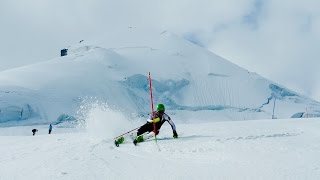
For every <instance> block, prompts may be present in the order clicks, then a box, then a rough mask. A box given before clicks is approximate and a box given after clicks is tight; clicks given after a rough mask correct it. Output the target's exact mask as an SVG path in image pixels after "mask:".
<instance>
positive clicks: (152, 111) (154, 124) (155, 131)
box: [149, 72, 157, 142]
mask: <svg viewBox="0 0 320 180" xmlns="http://www.w3.org/2000/svg"><path fill="white" fill-rule="evenodd" d="M151 81H152V80H151V74H150V72H149V86H150V100H151V113H152V120H153V119H154V107H153V96H152V82H151ZM153 132H154V138H155V140H156V142H157V128H156V123H155V122H153Z"/></svg>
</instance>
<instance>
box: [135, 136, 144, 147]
mask: <svg viewBox="0 0 320 180" xmlns="http://www.w3.org/2000/svg"><path fill="white" fill-rule="evenodd" d="M143 141H144V139H143V135H140V136H137V137H136V138H135V139H134V140H133V144H134V145H135V146H136V145H137V144H138V143H140V142H143Z"/></svg>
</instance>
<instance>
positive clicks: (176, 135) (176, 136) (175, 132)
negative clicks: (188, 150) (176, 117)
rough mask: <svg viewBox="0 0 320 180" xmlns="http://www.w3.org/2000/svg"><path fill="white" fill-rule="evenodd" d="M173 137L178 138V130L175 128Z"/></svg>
mask: <svg viewBox="0 0 320 180" xmlns="http://www.w3.org/2000/svg"><path fill="white" fill-rule="evenodd" d="M173 138H178V134H177V131H175V130H173Z"/></svg>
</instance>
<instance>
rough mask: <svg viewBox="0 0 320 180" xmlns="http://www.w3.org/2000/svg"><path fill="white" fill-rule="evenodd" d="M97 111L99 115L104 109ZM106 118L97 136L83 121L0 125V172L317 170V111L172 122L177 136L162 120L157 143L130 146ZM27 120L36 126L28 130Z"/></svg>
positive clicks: (153, 175)
mask: <svg viewBox="0 0 320 180" xmlns="http://www.w3.org/2000/svg"><path fill="white" fill-rule="evenodd" d="M102 115H103V116H101V117H100V121H104V120H105V118H106V117H109V116H104V115H108V113H107V114H103V113H102ZM97 118H98V117H96V119H97ZM107 119H108V118H107ZM91 120H92V119H91ZM108 120H111V119H108ZM98 122H99V121H98ZM114 125H115V124H114ZM114 125H111V126H110V124H109V125H108V126H106V124H103V123H102V124H101V123H100V126H102V127H103V128H104V131H103V132H104V133H105V134H104V136H96V135H97V130H96V129H92V130H93V131H90V128H89V129H87V130H88V131H85V130H81V129H77V128H59V126H54V128H53V134H50V135H48V134H47V133H48V127H47V125H46V126H44V125H39V126H32V127H29V126H16V127H2V128H0V147H1V148H0V179H1V180H25V179H32V180H43V179H47V180H51V179H52V180H55V179H59V180H64V179H65V180H79V179H83V180H91V179H92V180H93V179H133V180H135V179H137V180H138V179H159V180H160V179H168V180H169V179H175V180H176V179H181V180H184V179H190V180H193V179H194V180H198V179H208V180H209V179H237V180H247V179H260V180H270V179H272V180H283V179H290V180H301V179H308V180H318V179H319V178H320V157H319V152H320V144H319V140H320V131H319V128H320V119H311V118H310V119H276V120H254V121H236V122H235V121H232V122H230V121H227V122H208V123H197V124H188V123H185V124H177V128H178V133H179V138H178V139H172V131H171V129H170V126H169V125H168V124H165V125H164V127H163V128H162V129H161V133H160V134H159V136H158V141H157V142H158V145H156V143H155V141H153V140H150V141H147V142H143V143H141V144H138V146H136V147H135V146H134V145H133V144H132V142H130V141H129V142H127V143H124V144H122V145H120V147H115V146H114V145H113V142H112V139H111V138H110V137H111V136H110V134H109V135H108V133H109V132H110V131H113V130H115V129H117V126H114ZM32 128H37V129H39V132H38V133H37V134H36V135H35V136H32V135H31V129H32ZM101 135H102V134H101ZM99 137H100V138H99Z"/></svg>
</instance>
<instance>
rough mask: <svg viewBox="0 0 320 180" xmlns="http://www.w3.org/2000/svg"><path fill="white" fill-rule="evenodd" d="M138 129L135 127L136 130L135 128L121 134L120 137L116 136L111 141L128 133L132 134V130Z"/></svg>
mask: <svg viewBox="0 0 320 180" xmlns="http://www.w3.org/2000/svg"><path fill="white" fill-rule="evenodd" d="M139 128H140V127H137V128H135V129H132V130H130V131H128V132H125V133H123V134H121V135H119V136H117V137H115V138H113V139H117V138H119V137H121V136H123V135H126V134H128V133H130V132H132V131H134V130H137V129H139Z"/></svg>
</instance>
